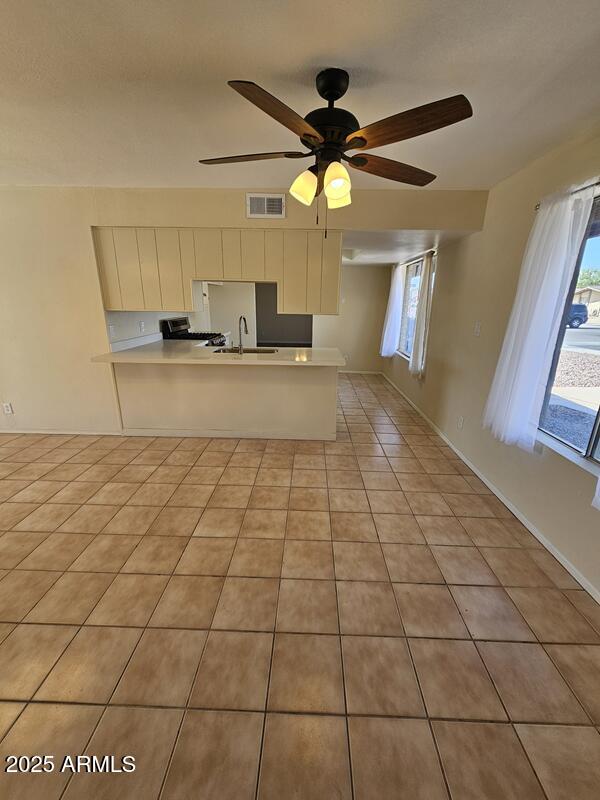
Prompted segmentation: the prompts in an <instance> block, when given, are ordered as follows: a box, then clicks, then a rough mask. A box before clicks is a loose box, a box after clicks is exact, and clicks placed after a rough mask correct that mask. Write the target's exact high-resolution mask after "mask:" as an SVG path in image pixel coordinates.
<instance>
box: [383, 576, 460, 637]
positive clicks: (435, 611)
mask: <svg viewBox="0 0 600 800" xmlns="http://www.w3.org/2000/svg"><path fill="white" fill-rule="evenodd" d="M394 593H395V595H396V599H397V601H398V607H399V609H400V616H401V617H402V624H403V625H404V630H405V631H406V635H407V636H425V637H432V638H435V639H468V638H469V632H468V630H467V629H466V627H465V624H464V622H463V621H462V619H461V616H460V613H459V611H458V609H457V607H456V605H455V603H454V601H453V599H452V595H451V594H450V592H449V591H448V589H447V588H446V586H431V585H425V584H423V585H421V584H418V583H395V584H394Z"/></svg>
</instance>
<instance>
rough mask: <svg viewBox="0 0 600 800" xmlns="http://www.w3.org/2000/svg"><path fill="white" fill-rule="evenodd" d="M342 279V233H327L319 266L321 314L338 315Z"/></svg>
mask: <svg viewBox="0 0 600 800" xmlns="http://www.w3.org/2000/svg"><path fill="white" fill-rule="evenodd" d="M341 277H342V232H341V231H329V232H328V233H327V236H325V237H323V260H322V266H321V310H320V312H313V313H321V314H339V309H340V281H341Z"/></svg>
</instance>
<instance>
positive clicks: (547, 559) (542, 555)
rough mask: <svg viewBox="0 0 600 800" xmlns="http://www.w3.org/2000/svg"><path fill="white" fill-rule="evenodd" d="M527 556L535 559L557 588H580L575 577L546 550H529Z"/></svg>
mask: <svg viewBox="0 0 600 800" xmlns="http://www.w3.org/2000/svg"><path fill="white" fill-rule="evenodd" d="M529 557H530V558H532V559H533V560H534V561H535V563H536V564H537V565H538V567H539V568H540V569H541V570H542V572H545V573H546V575H547V576H548V577H549V578H550V580H551V581H552V583H553V584H554V585H555V586H556V587H557V588H558V589H579V588H581V587H580V586H579V584H578V583H577V581H576V580H575V578H573V577H572V576H571V575H570V574H569V573H568V572H567V570H566V569H565V568H564V567H563V565H562V564H559V562H558V561H557V560H556V559H555V558H554V556H553V555H552V554H551V553H549V552H548V551H547V550H533V549H532V550H529Z"/></svg>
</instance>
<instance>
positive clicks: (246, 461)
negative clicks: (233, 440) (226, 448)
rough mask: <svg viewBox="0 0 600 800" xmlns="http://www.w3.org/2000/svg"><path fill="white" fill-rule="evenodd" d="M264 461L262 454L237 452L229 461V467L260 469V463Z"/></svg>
mask: <svg viewBox="0 0 600 800" xmlns="http://www.w3.org/2000/svg"><path fill="white" fill-rule="evenodd" d="M261 461H262V452H260V453H254V452H248V453H246V452H243V451H236V452H235V453H234V454H233V455H232V456H231V458H230V459H229V463H228V465H227V466H229V467H255V468H256V469H258V467H260V462H261Z"/></svg>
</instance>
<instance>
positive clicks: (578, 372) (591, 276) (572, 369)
mask: <svg viewBox="0 0 600 800" xmlns="http://www.w3.org/2000/svg"><path fill="white" fill-rule="evenodd" d="M539 426H540V428H541V430H543V431H545V432H546V433H548V434H550V435H551V436H554V437H555V438H556V439H559V440H560V441H562V442H564V443H565V444H567V445H569V446H570V447H572V448H573V449H575V450H576V451H578V452H579V453H581V455H583V456H586V457H588V458H592V459H594V460H596V461H600V197H597V198H596V199H595V201H594V204H593V206H592V213H591V216H590V221H589V223H588V227H587V231H586V235H585V238H584V240H583V245H582V248H581V252H580V254H579V259H578V262H577V266H576V268H575V274H574V276H573V281H572V283H571V288H570V291H569V295H568V298H567V304H566V307H565V309H564V313H563V321H562V325H561V330H560V334H559V337H558V342H557V346H556V351H555V354H554V360H553V362H552V369H551V371H550V380H549V381H548V387H547V390H546V398H545V400H544V406H543V408H542V413H541V416H540V425H539Z"/></svg>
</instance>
